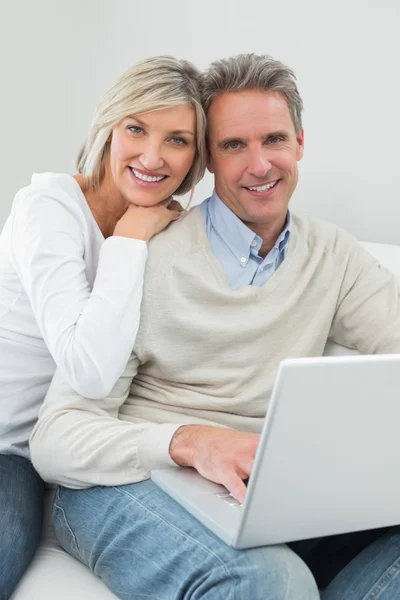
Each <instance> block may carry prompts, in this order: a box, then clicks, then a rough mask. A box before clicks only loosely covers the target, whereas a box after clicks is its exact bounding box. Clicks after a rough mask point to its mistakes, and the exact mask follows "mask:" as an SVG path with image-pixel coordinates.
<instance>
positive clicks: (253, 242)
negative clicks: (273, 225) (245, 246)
mask: <svg viewBox="0 0 400 600" xmlns="http://www.w3.org/2000/svg"><path fill="white" fill-rule="evenodd" d="M250 246H252V248H254V247H255V246H257V242H256V240H253V241H252V242H251V244H250Z"/></svg>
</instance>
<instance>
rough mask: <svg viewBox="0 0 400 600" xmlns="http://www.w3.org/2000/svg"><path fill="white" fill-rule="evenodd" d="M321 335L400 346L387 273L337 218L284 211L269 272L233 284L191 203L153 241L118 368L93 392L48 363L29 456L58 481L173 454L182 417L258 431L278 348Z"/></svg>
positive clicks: (139, 466)
mask: <svg viewBox="0 0 400 600" xmlns="http://www.w3.org/2000/svg"><path fill="white" fill-rule="evenodd" d="M328 337H331V338H332V339H334V340H335V341H337V342H339V343H341V344H343V345H346V346H349V347H355V348H358V349H359V350H360V351H361V352H362V353H366V354H371V353H392V352H400V303H399V290H398V287H397V283H396V280H395V277H394V275H392V274H391V273H390V272H389V271H387V270H386V269H384V268H383V267H381V266H379V264H378V263H377V262H376V260H375V259H374V258H373V257H372V256H370V254H368V253H367V252H366V251H365V250H364V249H363V248H362V247H361V246H360V245H359V244H358V243H357V242H356V240H354V238H352V237H351V236H350V235H348V234H347V233H345V232H343V231H341V230H339V229H338V228H337V227H335V226H333V225H329V224H327V223H323V222H320V221H316V220H310V219H306V218H299V217H295V216H294V217H293V226H292V233H291V240H290V245H289V249H288V254H287V256H286V259H285V261H284V262H283V264H282V265H281V266H280V268H279V269H278V270H277V271H276V273H275V274H274V275H273V276H272V277H271V279H270V280H269V281H268V282H267V283H266V284H265V285H264V286H263V287H255V286H246V287H243V288H241V289H239V290H232V289H231V288H230V286H229V284H228V281H227V280H226V278H225V275H224V273H223V271H222V269H221V267H220V264H219V262H218V261H217V259H216V258H215V257H214V255H213V254H212V252H211V250H210V246H209V243H208V239H207V234H206V231H205V228H204V222H203V218H202V216H201V213H200V210H199V208H198V207H196V208H194V209H192V211H190V213H189V214H188V215H187V216H186V217H185V218H184V219H182V220H181V221H180V222H178V223H176V224H174V225H173V226H171V227H169V228H168V229H167V230H166V231H164V232H162V233H161V234H159V235H158V236H157V237H156V238H154V240H153V241H152V242H151V244H150V248H149V258H148V263H147V273H146V276H145V284H144V292H143V303H142V318H141V324H140V328H139V334H138V338H137V342H136V345H135V348H134V355H133V356H132V358H131V360H130V362H129V363H128V366H127V369H126V371H125V373H124V375H123V376H122V377H121V379H120V380H119V381H118V383H117V384H116V386H115V388H114V389H113V391H112V393H111V395H110V396H109V397H107V398H105V399H104V400H100V401H93V400H89V399H86V398H83V397H81V396H79V395H77V394H76V393H74V392H73V391H72V389H71V388H70V387H69V386H68V385H67V384H66V383H65V381H63V380H62V377H61V375H60V373H58V372H57V373H56V376H55V378H54V380H53V382H52V384H51V387H50V390H49V393H48V395H47V397H46V400H45V402H44V405H43V407H42V410H41V412H40V418H39V422H38V424H37V426H36V428H35V430H34V432H33V435H32V438H31V453H32V460H33V463H34V465H35V467H36V468H37V470H38V471H39V473H41V475H42V476H43V477H44V478H45V479H46V480H48V481H50V482H55V483H60V484H63V485H66V486H69V487H74V488H80V487H88V486H91V485H121V484H127V483H132V482H135V481H140V480H143V479H145V478H147V477H149V472H150V470H151V469H152V468H156V467H163V466H170V465H174V464H175V463H173V461H172V460H171V458H170V457H169V454H168V447H169V443H170V440H171V437H172V435H173V434H174V432H175V431H176V429H177V428H178V427H179V426H180V425H182V424H187V423H203V424H212V425H221V426H225V427H231V428H236V429H240V430H244V431H254V432H259V431H260V429H261V427H262V423H263V419H264V415H265V412H266V409H267V407H268V401H269V398H270V394H271V390H272V386H273V382H274V378H275V374H276V371H277V368H278V365H279V362H280V360H281V359H282V358H284V357H296V356H319V355H321V354H322V352H323V349H324V346H325V344H326V341H327V338H328ZM115 343H116V344H118V340H115ZM133 378H134V379H133ZM132 379H133V381H132ZM299 401H301V399H299Z"/></svg>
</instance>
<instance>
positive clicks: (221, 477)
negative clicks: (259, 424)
mask: <svg viewBox="0 0 400 600" xmlns="http://www.w3.org/2000/svg"><path fill="white" fill-rule="evenodd" d="M259 440H260V436H259V434H258V433H243V432H241V431H232V430H231V429H222V428H220V427H209V426H206V425H186V426H183V427H180V428H179V429H178V430H177V431H176V433H175V435H174V436H173V438H172V440H171V444H170V447H169V453H170V456H171V458H172V460H174V461H175V462H176V464H178V465H180V466H182V467H194V468H195V469H196V470H197V471H198V472H199V473H200V475H202V476H203V477H205V478H206V479H209V480H210V481H214V482H215V483H221V484H222V485H224V486H225V487H226V488H227V489H228V490H229V491H230V492H231V494H232V496H233V497H234V498H236V500H238V502H240V503H243V502H244V496H245V493H246V486H245V484H244V483H243V480H244V479H247V478H248V477H249V475H250V472H251V469H252V467H253V463H254V457H255V454H256V450H257V446H258V442H259Z"/></svg>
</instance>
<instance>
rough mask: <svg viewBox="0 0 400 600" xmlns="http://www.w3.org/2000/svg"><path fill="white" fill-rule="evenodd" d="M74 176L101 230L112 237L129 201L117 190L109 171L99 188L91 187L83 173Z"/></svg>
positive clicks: (106, 235)
mask: <svg viewBox="0 0 400 600" xmlns="http://www.w3.org/2000/svg"><path fill="white" fill-rule="evenodd" d="M74 178H75V179H76V181H77V182H78V184H79V186H80V188H81V190H82V193H83V194H84V196H85V198H86V202H87V203H88V206H89V208H90V210H91V211H92V214H93V217H94V218H95V220H96V223H97V225H98V226H99V228H100V231H101V232H102V234H103V235H104V237H105V238H107V237H110V236H111V235H112V234H113V232H114V228H115V226H116V224H117V222H118V221H119V219H120V218H121V217H122V215H123V214H124V213H125V211H126V209H127V208H128V205H129V203H128V202H127V200H125V199H124V198H123V197H122V196H121V194H120V193H119V192H118V190H116V188H115V185H114V184H113V183H111V182H110V180H109V177H107V173H106V174H105V175H104V177H103V179H102V181H101V183H100V187H99V188H98V189H95V188H92V187H90V186H89V185H88V183H87V180H86V178H85V176H84V175H82V174H78V175H74Z"/></svg>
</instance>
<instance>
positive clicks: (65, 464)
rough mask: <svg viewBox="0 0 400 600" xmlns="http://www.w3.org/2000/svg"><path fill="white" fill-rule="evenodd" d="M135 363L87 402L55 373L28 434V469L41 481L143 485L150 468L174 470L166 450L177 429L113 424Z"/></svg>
mask: <svg viewBox="0 0 400 600" xmlns="http://www.w3.org/2000/svg"><path fill="white" fill-rule="evenodd" d="M136 367H137V359H136V358H135V357H133V358H132V359H131V360H130V361H129V362H128V365H127V367H126V369H125V372H124V374H123V376H122V377H121V378H120V379H119V380H118V382H117V383H116V385H115V387H114V389H113V390H112V392H111V394H110V395H109V396H108V397H107V398H103V399H101V400H99V401H98V402H93V401H91V400H88V399H87V398H83V397H82V396H79V395H78V394H76V393H75V392H74V391H73V390H72V389H71V388H70V387H69V386H68V385H67V384H66V383H65V381H64V380H63V378H62V375H61V372H60V371H56V374H55V375H54V378H53V381H52V383H51V385H50V388H49V391H48V393H47V396H46V398H45V401H44V403H43V405H42V407H41V410H40V413H39V420H38V422H37V424H36V426H35V428H34V430H33V432H32V435H31V440H30V450H31V459H32V463H33V465H34V466H35V468H36V470H37V471H38V472H39V474H40V475H41V476H42V478H43V479H44V480H45V481H48V482H49V483H56V484H58V485H64V486H66V487H69V488H73V489H81V488H85V487H91V486H96V485H105V486H113V485H126V484H129V483H135V482H138V481H143V480H144V479H147V478H148V477H149V476H150V471H151V470H152V469H154V468H163V467H172V466H174V467H176V466H177V465H176V463H175V462H174V461H173V460H172V458H171V457H170V455H169V445H170V442H171V439H172V436H173V435H174V433H175V431H176V430H177V429H178V428H179V427H180V424H161V425H158V424H154V423H138V424H136V423H131V422H129V421H121V420H119V419H118V411H119V408H120V406H121V405H122V404H123V403H124V402H125V400H126V398H127V396H128V393H129V388H130V383H131V381H132V377H133V376H134V375H135V372H136Z"/></svg>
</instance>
